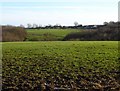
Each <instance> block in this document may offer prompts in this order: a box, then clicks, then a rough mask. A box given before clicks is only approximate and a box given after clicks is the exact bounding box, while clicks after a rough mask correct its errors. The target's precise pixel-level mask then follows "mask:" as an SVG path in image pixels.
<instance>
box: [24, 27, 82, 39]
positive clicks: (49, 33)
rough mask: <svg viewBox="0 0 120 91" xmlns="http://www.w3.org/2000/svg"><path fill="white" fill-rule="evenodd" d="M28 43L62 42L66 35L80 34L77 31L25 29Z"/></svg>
mask: <svg viewBox="0 0 120 91" xmlns="http://www.w3.org/2000/svg"><path fill="white" fill-rule="evenodd" d="M26 31H27V33H28V36H27V40H29V41H44V40H48V41H52V40H57V41H58V40H62V39H63V38H64V37H65V36H66V35H67V34H69V33H73V32H80V31H81V30H78V29H29V30H28V29H27V30H26Z"/></svg>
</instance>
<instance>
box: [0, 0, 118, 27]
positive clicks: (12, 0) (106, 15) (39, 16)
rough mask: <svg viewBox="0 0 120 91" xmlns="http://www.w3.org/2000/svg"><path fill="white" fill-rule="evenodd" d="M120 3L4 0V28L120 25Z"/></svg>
mask: <svg viewBox="0 0 120 91" xmlns="http://www.w3.org/2000/svg"><path fill="white" fill-rule="evenodd" d="M118 2H119V0H0V18H1V19H0V20H1V21H0V23H1V24H2V25H6V24H8V25H20V24H22V25H24V26H26V25H27V24H34V23H35V24H39V25H48V24H51V25H55V24H61V25H74V22H75V21H76V22H78V23H79V24H82V25H91V24H103V22H105V21H106V22H109V21H118Z"/></svg>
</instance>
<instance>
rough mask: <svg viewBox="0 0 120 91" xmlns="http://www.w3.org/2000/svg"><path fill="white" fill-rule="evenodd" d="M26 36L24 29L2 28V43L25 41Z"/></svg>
mask: <svg viewBox="0 0 120 91" xmlns="http://www.w3.org/2000/svg"><path fill="white" fill-rule="evenodd" d="M26 36H27V33H26V31H25V29H24V28H22V27H14V26H2V41H24V40H25V39H26Z"/></svg>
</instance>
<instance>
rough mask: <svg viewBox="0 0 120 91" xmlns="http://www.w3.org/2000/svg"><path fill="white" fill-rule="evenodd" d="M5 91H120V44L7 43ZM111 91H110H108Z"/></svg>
mask: <svg viewBox="0 0 120 91" xmlns="http://www.w3.org/2000/svg"><path fill="white" fill-rule="evenodd" d="M2 45H3V50H2V51H3V59H2V60H3V61H2V65H3V68H2V70H3V73H2V75H3V77H2V78H3V90H5V89H9V90H18V89H19V90H21V91H22V90H27V91H28V90H34V91H35V89H39V88H40V86H41V85H40V84H42V83H46V84H49V86H50V87H51V88H55V87H57V88H77V89H92V88H94V89H102V88H104V89H108V88H110V89H117V88H118V87H119V83H120V80H119V76H118V73H117V72H118V71H119V66H120V65H119V61H118V42H117V41H109V42H108V41H99V42H98V41H92V42H90V41H82V42H81V41H66V42H64V41H51V42H50V41H47V42H45V41H44V42H6V43H5V42H4V43H3V44H2ZM106 91H107V90H106Z"/></svg>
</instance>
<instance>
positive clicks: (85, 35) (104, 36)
mask: <svg viewBox="0 0 120 91" xmlns="http://www.w3.org/2000/svg"><path fill="white" fill-rule="evenodd" d="M119 27H120V23H118V22H117V23H114V24H108V25H107V26H104V27H101V28H99V29H96V30H84V31H80V32H78V33H70V34H68V35H67V36H65V37H64V39H63V40H76V39H77V40H78V39H79V40H85V41H90V40H93V41H118V40H120V39H119V35H118V34H119V31H120V29H119Z"/></svg>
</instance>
